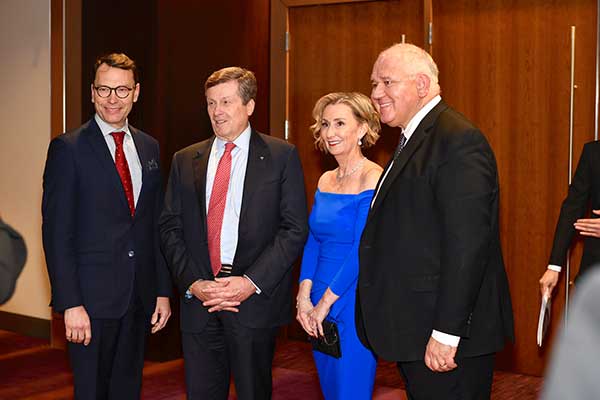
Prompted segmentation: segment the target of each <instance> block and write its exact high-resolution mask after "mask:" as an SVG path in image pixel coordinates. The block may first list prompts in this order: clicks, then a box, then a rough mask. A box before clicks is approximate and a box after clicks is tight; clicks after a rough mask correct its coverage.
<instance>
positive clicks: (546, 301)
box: [537, 291, 552, 347]
mask: <svg viewBox="0 0 600 400" xmlns="http://www.w3.org/2000/svg"><path fill="white" fill-rule="evenodd" d="M551 304H552V299H551V298H550V291H546V292H545V293H544V295H543V296H542V304H541V306H540V315H539V317H538V327H537V345H538V346H540V347H542V341H543V340H544V337H545V336H546V332H547V331H548V326H549V325H550V308H551Z"/></svg>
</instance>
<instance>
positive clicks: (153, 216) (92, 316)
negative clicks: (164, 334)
mask: <svg viewBox="0 0 600 400" xmlns="http://www.w3.org/2000/svg"><path fill="white" fill-rule="evenodd" d="M94 69H95V78H94V82H93V83H92V85H91V96H92V103H94V107H95V109H96V115H95V116H94V117H93V118H92V119H90V120H89V121H87V122H86V123H85V124H84V125H82V126H81V127H79V128H77V129H75V130H73V131H71V132H67V133H65V134H63V135H60V136H58V137H56V138H55V139H53V140H52V142H51V143H50V147H49V149H48V158H47V160H46V168H45V171H44V195H43V200H42V214H43V226H42V231H43V242H44V251H45V253H46V264H47V266H48V274H49V276H50V283H51V285H52V307H53V308H54V310H55V311H57V312H60V313H64V321H65V331H66V332H65V333H66V338H67V340H68V342H69V343H68V347H69V355H70V358H71V367H72V369H73V375H74V382H75V397H76V398H77V399H128V400H130V399H135V398H139V397H140V390H141V381H142V368H143V361H144V348H145V338H146V335H147V333H148V331H150V330H151V331H152V333H155V332H157V331H158V330H160V329H162V328H163V327H164V326H165V324H166V323H167V320H168V319H169V316H170V315H171V309H170V305H169V295H170V292H171V281H170V277H169V272H168V268H167V267H166V263H165V260H164V258H163V256H162V254H161V252H160V245H159V234H158V217H159V214H160V209H161V206H162V187H161V175H160V168H159V164H158V162H159V160H160V157H159V147H158V142H157V141H156V140H155V139H153V138H152V137H150V136H148V135H147V134H146V133H144V132H141V131H139V130H138V129H135V128H134V127H133V126H131V125H129V124H128V123H127V116H128V115H129V112H130V111H131V109H132V107H133V103H135V102H136V101H137V99H138V96H139V93H140V84H139V82H138V78H137V72H136V66H135V63H134V62H133V60H131V59H130V58H129V57H127V56H126V55H125V54H110V55H107V56H103V57H100V58H99V59H98V60H97V61H96V64H95V67H94Z"/></svg>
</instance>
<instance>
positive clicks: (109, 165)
mask: <svg viewBox="0 0 600 400" xmlns="http://www.w3.org/2000/svg"><path fill="white" fill-rule="evenodd" d="M84 136H85V138H86V139H87V141H88V143H89V144H90V146H91V147H92V149H93V151H94V154H95V155H96V158H97V160H98V162H99V163H100V167H101V170H102V171H104V172H105V173H107V174H108V175H109V181H110V182H111V185H112V186H113V189H114V190H115V193H118V197H119V198H120V199H121V200H120V201H121V203H122V205H123V207H126V208H127V210H129V205H128V203H127V198H126V197H125V190H124V189H123V184H122V183H121V178H120V177H119V173H118V172H117V167H116V166H115V162H114V160H113V158H112V155H111V154H110V151H109V150H108V146H107V145H106V140H104V136H103V135H102V131H101V130H100V127H99V126H98V124H96V121H95V120H94V119H93V118H92V119H91V120H90V121H89V122H88V126H87V128H86V129H85V132H84Z"/></svg>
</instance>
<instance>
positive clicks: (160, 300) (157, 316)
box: [150, 297, 171, 333]
mask: <svg viewBox="0 0 600 400" xmlns="http://www.w3.org/2000/svg"><path fill="white" fill-rule="evenodd" d="M170 316H171V305H170V303H169V298H168V297H157V298H156V308H155V309H154V314H152V319H151V320H150V323H151V324H152V331H151V332H152V333H156V332H158V331H160V330H161V329H162V328H164V327H165V325H166V324H167V321H168V320H169V317H170Z"/></svg>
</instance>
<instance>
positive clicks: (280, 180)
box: [160, 67, 308, 400]
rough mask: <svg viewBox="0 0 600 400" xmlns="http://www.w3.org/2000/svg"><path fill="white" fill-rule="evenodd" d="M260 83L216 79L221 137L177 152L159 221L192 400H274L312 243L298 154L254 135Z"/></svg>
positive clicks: (212, 103) (233, 75)
mask: <svg viewBox="0 0 600 400" xmlns="http://www.w3.org/2000/svg"><path fill="white" fill-rule="evenodd" d="M256 90H257V85H256V78H255V77H254V74H253V73H252V72H250V71H248V70H245V69H243V68H239V67H230V68H224V69H221V70H219V71H216V72H214V73H213V74H212V75H211V76H210V77H209V78H208V79H207V81H206V84H205V94H206V100H207V109H208V114H209V117H210V120H211V124H212V128H213V132H214V134H215V135H214V136H212V137H211V138H209V139H207V140H205V141H203V142H200V143H196V144H193V145H191V146H189V147H186V148H184V149H182V150H180V151H178V152H177V153H176V154H175V156H174V157H173V163H172V165H171V175H170V177H169V184H168V186H167V193H166V196H165V207H164V210H163V213H162V215H161V219H160V230H161V237H162V245H163V250H164V253H165V256H166V257H167V261H168V263H169V265H170V268H171V272H172V275H173V277H174V280H175V282H176V284H177V286H178V287H179V291H180V294H181V330H182V343H183V353H184V359H185V374H186V386H187V394H188V397H189V398H190V399H215V400H221V399H227V396H228V392H229V376H230V372H231V373H232V375H233V380H234V383H235V387H236V393H237V396H238V399H240V400H247V399H257V400H263V399H269V398H271V385H272V384H271V364H272V360H273V352H274V349H275V335H276V332H277V328H278V327H279V326H281V325H283V324H286V323H288V322H289V321H290V319H291V312H290V311H291V301H292V297H293V295H292V292H291V288H292V273H291V271H292V265H293V263H294V261H295V260H296V258H297V257H298V256H299V254H300V252H301V250H302V247H303V245H304V241H305V240H306V236H307V234H308V226H307V212H306V196H305V192H304V179H303V175H302V167H301V165H300V159H299V157H298V152H297V151H296V148H295V147H294V146H292V145H291V144H289V143H287V142H285V141H283V140H281V139H277V138H274V137H271V136H269V135H264V134H262V133H259V132H257V131H255V130H254V129H252V128H251V126H250V124H249V122H248V119H249V117H250V116H251V115H252V113H253V111H254V105H255V101H256Z"/></svg>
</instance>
